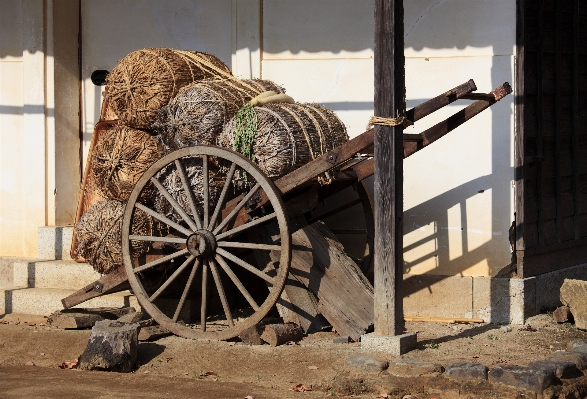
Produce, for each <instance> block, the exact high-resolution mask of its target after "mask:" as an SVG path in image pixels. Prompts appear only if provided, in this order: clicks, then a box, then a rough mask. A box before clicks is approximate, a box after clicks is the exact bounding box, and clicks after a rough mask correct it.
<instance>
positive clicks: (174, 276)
mask: <svg viewBox="0 0 587 399" xmlns="http://www.w3.org/2000/svg"><path fill="white" fill-rule="evenodd" d="M194 259H196V257H195V256H194V255H191V256H190V257H189V258H187V259H186V260H185V262H183V263H182V264H181V266H179V267H178V268H177V270H176V271H175V272H174V273H173V274H172V275H171V276H170V277H169V278H168V279H167V280H165V282H164V283H163V285H161V287H159V289H158V290H157V291H155V293H154V294H153V295H151V296H150V297H149V302H151V303H152V302H153V301H154V300H155V299H157V297H158V296H159V295H161V293H162V292H163V291H165V289H166V288H167V287H169V284H171V283H172V282H173V281H174V280H175V279H176V278H177V276H179V275H180V274H181V272H183V271H184V270H185V268H186V267H188V266H189V264H190V263H192V262H193V261H194Z"/></svg>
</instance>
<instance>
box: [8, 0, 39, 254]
mask: <svg viewBox="0 0 587 399" xmlns="http://www.w3.org/2000/svg"><path fill="white" fill-rule="evenodd" d="M42 21H43V2H42V1H38V0H6V1H3V2H2V13H0V254H1V255H3V256H6V255H9V256H36V252H37V241H36V232H37V227H38V226H43V225H45V211H46V209H45V194H46V189H45V173H44V172H45V137H44V133H45V131H44V124H45V118H44V79H43V77H44V73H43V68H44V56H43V37H44V36H43V35H44V33H43V24H42ZM25 77H26V78H25Z"/></svg>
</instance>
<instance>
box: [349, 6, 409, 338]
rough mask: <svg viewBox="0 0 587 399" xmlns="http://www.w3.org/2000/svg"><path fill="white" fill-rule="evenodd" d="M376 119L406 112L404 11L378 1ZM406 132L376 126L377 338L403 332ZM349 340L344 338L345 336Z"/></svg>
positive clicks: (375, 254)
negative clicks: (402, 294) (404, 158)
mask: <svg viewBox="0 0 587 399" xmlns="http://www.w3.org/2000/svg"><path fill="white" fill-rule="evenodd" d="M374 59H375V62H374V64H375V104H374V108H375V116H379V117H383V118H395V117H397V116H398V115H403V114H404V112H405V71H404V65H405V59H404V7H403V1H400V0H375V51H374ZM402 140H403V127H402V126H401V125H398V126H382V125H377V126H375V133H374V159H375V173H374V175H375V177H374V192H375V198H374V205H375V215H376V218H375V253H374V270H375V278H374V284H373V285H374V300H375V302H374V303H375V305H374V321H375V334H377V335H387V336H394V335H399V334H402V333H403V330H404V319H403V299H402V297H401V295H400V293H401V283H402V275H403V267H404V263H403V246H402V245H403V242H402V240H403V224H402V214H403V144H402ZM345 335H346V334H345Z"/></svg>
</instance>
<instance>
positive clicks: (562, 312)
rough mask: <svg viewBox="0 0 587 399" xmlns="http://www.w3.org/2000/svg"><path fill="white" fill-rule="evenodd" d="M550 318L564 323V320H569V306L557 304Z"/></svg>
mask: <svg viewBox="0 0 587 399" xmlns="http://www.w3.org/2000/svg"><path fill="white" fill-rule="evenodd" d="M552 318H553V319H554V321H556V322H557V323H564V322H566V321H569V320H570V319H571V318H572V316H571V308H569V307H568V306H559V307H558V308H556V309H555V311H554V312H552Z"/></svg>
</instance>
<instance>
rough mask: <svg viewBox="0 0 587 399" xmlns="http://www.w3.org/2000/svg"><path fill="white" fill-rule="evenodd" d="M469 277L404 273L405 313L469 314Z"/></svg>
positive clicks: (457, 315)
mask: <svg viewBox="0 0 587 399" xmlns="http://www.w3.org/2000/svg"><path fill="white" fill-rule="evenodd" d="M472 280H473V278H472V277H460V276H435V275H413V274H412V275H409V274H406V275H404V281H403V286H402V291H403V293H404V314H406V315H410V316H436V317H471V314H472V313H471V312H472V310H473V309H472V306H471V305H472V303H473V281H472ZM456 293H458V295H455V294H456Z"/></svg>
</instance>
